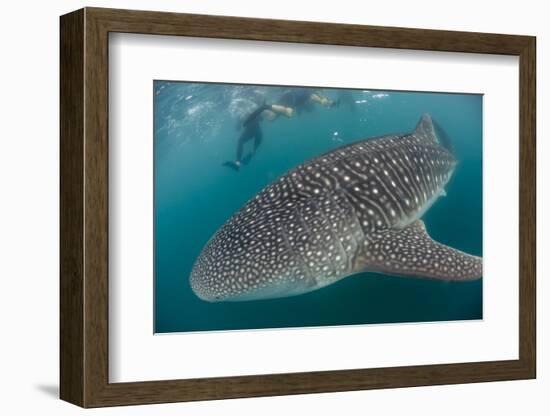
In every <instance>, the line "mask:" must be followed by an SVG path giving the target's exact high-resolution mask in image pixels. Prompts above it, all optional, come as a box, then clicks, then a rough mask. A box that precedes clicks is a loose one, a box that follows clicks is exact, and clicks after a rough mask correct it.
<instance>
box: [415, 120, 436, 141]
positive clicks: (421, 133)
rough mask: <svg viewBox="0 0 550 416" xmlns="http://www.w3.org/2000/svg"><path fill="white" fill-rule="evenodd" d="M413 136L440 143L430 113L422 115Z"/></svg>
mask: <svg viewBox="0 0 550 416" xmlns="http://www.w3.org/2000/svg"><path fill="white" fill-rule="evenodd" d="M413 136H415V137H417V138H419V139H421V140H423V141H425V142H426V143H434V144H435V143H439V141H438V140H437V135H436V133H435V129H434V124H433V122H432V118H431V117H430V115H429V114H427V113H424V114H422V117H420V120H419V121H418V123H417V124H416V128H415V129H414V132H413Z"/></svg>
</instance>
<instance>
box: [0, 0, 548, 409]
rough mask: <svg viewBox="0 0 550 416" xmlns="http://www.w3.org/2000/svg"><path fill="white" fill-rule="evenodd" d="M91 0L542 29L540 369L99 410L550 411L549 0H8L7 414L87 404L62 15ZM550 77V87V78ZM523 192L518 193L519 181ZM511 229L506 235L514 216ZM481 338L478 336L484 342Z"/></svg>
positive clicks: (3, 279) (3, 387)
mask: <svg viewBox="0 0 550 416" xmlns="http://www.w3.org/2000/svg"><path fill="white" fill-rule="evenodd" d="M82 6H103V7H119V8H133V9H146V10H152V9H154V10H166V11H177V12H190V13H209V14H225V15H240V16H253V17H270V18H279V19H296V20H318V21H327V22H342V23H359V24H373V25H387V26H407V27H419V28H434V29H453V30H468V31H480V32H500V33H513V34H529V35H536V36H537V37H538V50H537V52H538V65H537V71H538V88H537V93H538V119H539V122H538V139H539V140H538V142H539V145H538V160H539V180H538V195H539V199H538V213H539V220H538V221H539V233H538V259H539V267H538V331H539V332H538V333H539V343H538V346H539V361H538V375H539V376H538V379H537V380H535V381H517V382H500V383H485V384H471V385H459V386H439V387H423V388H409V389H398V390H379V391H367V392H353V393H339V394H316V395H305V396H289V397H275V398H261V399H244V400H225V401H218V402H203V403H188V404H167V405H155V406H139V407H132V408H118V409H107V410H92V411H88V412H87V413H88V414H103V415H107V414H109V415H110V414H151V415H152V414H154V415H160V414H178V415H186V414H189V415H191V414H192V415H211V414H224V415H225V414H239V415H248V414H250V415H252V414H254V415H255V414H259V413H261V414H267V415H269V414H273V415H280V414H292V415H295V414H300V413H306V414H310V413H315V414H317V415H325V414H326V415H334V414H372V415H379V414H403V413H406V414H413V415H416V414H422V415H425V416H427V415H441V414H444V415H445V416H451V415H464V414H468V413H471V414H483V413H488V414H499V415H515V414H528V415H545V414H548V412H549V410H550V399H549V398H548V391H549V389H550V361H549V360H547V359H546V356H545V351H544V347H545V346H546V345H547V342H546V341H547V340H548V331H545V332H544V331H543V325H544V324H545V322H546V318H547V316H546V315H547V311H548V308H546V307H545V306H544V305H543V303H544V302H545V301H550V294H549V293H548V287H549V286H548V285H545V282H544V269H543V267H544V264H548V263H547V261H546V260H545V259H544V254H545V253H544V251H543V247H544V240H545V239H548V238H549V237H550V235H549V233H550V230H549V227H548V222H547V221H544V218H543V215H544V208H547V204H545V203H544V201H543V197H544V196H545V195H544V193H543V184H544V181H545V178H544V177H543V176H544V174H546V173H547V172H548V170H547V169H544V168H542V164H543V161H548V160H550V154H549V152H550V146H548V145H547V144H546V143H544V140H543V134H544V132H543V130H542V125H543V122H544V121H543V116H544V114H545V113H544V110H545V108H544V103H545V101H548V99H549V98H550V90H549V89H548V81H547V79H546V77H545V76H544V75H545V74H544V72H548V71H549V70H550V67H549V68H545V66H544V65H545V61H546V59H547V57H548V56H550V46H549V42H550V26H548V23H547V16H548V13H547V12H546V10H545V9H546V8H545V7H544V6H545V2H543V1H540V0H539V1H536V0H523V1H521V2H518V1H513V2H512V1H503V0H502V1H485V2H481V1H479V0H477V1H470V0H460V1H455V2H442V1H437V0H435V1H429V0H417V1H407V0H399V1H390V0H387V1H382V2H373V1H371V2H366V1H353V0H338V1H333V2H326V1H325V2H319V1H316V2H313V1H310V2H306V1H299V0H273V1H270V2H260V1H258V2H253V1H250V0H249V1H246V0H231V1H226V2H221V1H215V0H201V1H199V0H192V1H189V0H188V1H186V0H180V1H176V0H173V1H169V0H157V1H152V0H148V1H147V0H133V1H132V0H126V1H116V2H115V1H111V2H107V1H92V0H90V1H89V2H82V1H69V0H52V1H48V2H39V1H36V2H30V1H23V0H21V1H18V2H4V4H3V8H2V12H1V16H0V30H1V37H0V42H1V46H2V48H1V57H2V58H1V61H0V74H1V77H0V107H1V108H0V114H1V118H0V143H1V145H2V150H1V152H0V185H1V187H0V189H1V190H2V200H1V203H0V214H1V215H0V253H1V254H0V317H1V318H0V319H1V321H0V322H1V331H2V332H1V341H0V391H1V394H0V410H1V411H2V413H3V414H8V415H16V414H33V413H32V412H34V414H42V415H43V414H48V415H49V414H55V415H69V414H77V413H79V412H83V411H82V410H80V409H79V408H77V407H74V406H72V405H69V404H67V403H64V402H61V401H59V400H57V399H56V397H57V394H58V393H57V390H58V387H57V386H58V300H59V299H58V270H59V267H58V257H59V250H58V228H59V223H58V192H59V186H58V182H59V181H58V174H59V169H58V164H59V162H58V153H59V147H58V114H59V113H58V104H59V100H58V88H59V76H58V71H59V67H58V61H59V46H58V45H59V35H58V32H59V30H58V29H59V26H58V16H59V15H61V14H64V13H66V12H69V11H71V10H74V9H77V8H80V7H82ZM545 87H546V88H545ZM511 192H515V189H514V190H511ZM502 226H503V231H502V235H503V237H505V235H506V224H503V225H502ZM472 342H475V341H473V340H472Z"/></svg>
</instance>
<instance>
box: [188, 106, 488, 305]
mask: <svg viewBox="0 0 550 416" xmlns="http://www.w3.org/2000/svg"><path fill="white" fill-rule="evenodd" d="M455 165H456V161H455V159H454V157H453V155H452V154H451V153H450V152H449V151H448V150H447V149H446V148H445V147H443V146H441V145H440V144H439V142H438V140H437V138H436V135H435V132H434V128H433V125H432V121H431V118H430V117H429V116H428V115H424V116H422V118H421V120H420V121H419V123H418V125H417V128H416V129H415V131H414V132H413V133H411V134H405V135H390V136H383V137H378V138H372V139H368V140H364V141H360V142H357V143H354V144H351V145H348V146H344V147H341V148H338V149H336V150H334V151H332V152H329V153H327V154H324V155H322V156H319V157H317V158H314V159H312V160H310V161H308V162H305V163H303V164H301V165H299V166H297V167H296V168H294V169H292V170H291V171H289V172H288V173H287V174H285V175H284V176H282V177H280V178H279V179H278V180H276V181H275V182H274V183H272V184H271V185H269V186H267V187H266V188H264V189H263V190H262V191H261V192H260V193H258V194H257V195H256V196H255V197H254V198H253V199H251V200H250V201H249V202H248V203H247V204H246V205H245V206H244V207H243V208H242V209H241V210H240V211H239V212H237V213H236V214H235V215H234V216H233V217H232V218H231V219H229V221H228V222H227V223H226V224H224V225H223V226H222V227H221V228H220V229H219V230H218V232H217V233H216V234H215V235H214V236H213V237H212V239H211V240H210V241H209V242H208V243H207V245H206V247H205V248H204V249H203V251H202V253H201V255H200V256H199V258H198V259H197V261H196V263H195V265H194V268H193V271H192V273H191V277H190V283H191V287H192V289H193V291H194V292H195V293H196V294H197V296H199V297H200V298H201V299H203V300H207V301H222V300H253V299H265V298H275V297H284V296H293V295H299V294H302V293H306V292H310V291H312V290H316V289H319V288H321V287H324V286H326V285H329V284H331V283H334V282H336V281H337V280H340V279H342V278H344V277H346V276H349V275H351V274H354V273H357V272H362V271H378V272H382V273H388V274H397V275H411V276H418V277H425V278H435V279H444V280H471V279H476V278H479V277H481V273H482V260H481V258H479V257H475V256H471V255H468V254H465V253H463V252H460V251H458V250H455V249H453V248H450V247H447V246H444V245H442V244H439V243H437V242H435V241H433V240H432V239H431V238H430V237H429V236H428V234H427V233H426V230H425V227H424V224H423V222H422V221H421V220H420V218H421V216H422V215H423V213H424V212H425V211H426V210H427V209H428V208H429V207H430V206H431V204H433V202H434V201H435V200H436V199H437V198H438V197H439V196H441V195H444V186H445V184H446V183H447V182H448V180H449V178H450V177H451V175H452V173H453V171H454V168H455Z"/></svg>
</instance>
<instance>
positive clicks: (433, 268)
mask: <svg viewBox="0 0 550 416" xmlns="http://www.w3.org/2000/svg"><path fill="white" fill-rule="evenodd" d="M365 252H366V254H365V263H364V264H365V266H364V267H363V268H362V267H361V266H359V268H361V269H362V271H379V272H382V273H388V274H394V275H404V276H417V277H420V278H431V279H439V280H454V281H465V280H474V279H479V278H480V277H481V275H482V259H481V257H476V256H472V255H469V254H466V253H463V252H462V251H459V250H456V249H454V248H451V247H448V246H445V245H443V244H440V243H438V242H436V241H434V240H432V239H431V238H430V236H429V235H428V233H427V232H426V228H425V226H424V223H423V222H422V221H421V220H417V221H415V222H413V223H412V224H411V225H409V226H408V227H406V228H404V229H402V230H394V229H390V230H387V231H385V232H384V233H382V234H381V235H380V236H379V238H377V239H376V240H374V241H373V242H371V243H370V244H369V245H368V246H367V248H366V250H365ZM358 271H359V270H358Z"/></svg>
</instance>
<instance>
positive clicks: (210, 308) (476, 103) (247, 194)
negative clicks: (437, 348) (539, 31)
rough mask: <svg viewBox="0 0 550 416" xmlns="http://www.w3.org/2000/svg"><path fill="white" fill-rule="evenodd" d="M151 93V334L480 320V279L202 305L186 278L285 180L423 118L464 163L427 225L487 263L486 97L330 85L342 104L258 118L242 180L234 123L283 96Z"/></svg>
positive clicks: (250, 91)
mask: <svg viewBox="0 0 550 416" xmlns="http://www.w3.org/2000/svg"><path fill="white" fill-rule="evenodd" d="M154 90H155V105H154V118H155V130H154V158H155V160H154V162H155V163H154V164H155V190H154V200H155V214H154V215H155V276H154V279H155V332H157V333H162V332H184V331H207V330H229V329H250V328H277V327H306V326H320V325H321V326H324V325H348V324H373V323H396V322H421V321H446V320H467V319H481V318H482V280H481V279H480V280H476V281H472V282H463V283H451V282H443V281H436V280H424V279H415V278H400V277H394V276H387V275H382V274H376V273H363V274H359V275H354V276H352V277H348V278H345V279H342V280H341V281H339V282H337V283H335V284H333V285H330V286H328V287H326V288H323V289H321V290H317V291H314V292H311V293H308V294H305V295H301V296H296V297H289V298H282V299H270V300H257V301H249V302H220V303H208V302H204V301H202V300H200V299H199V298H198V297H196V296H195V294H194V293H193V292H192V291H191V288H190V285H189V280H188V279H189V274H190V272H191V269H192V266H193V263H194V261H195V259H196V258H197V257H198V255H199V254H200V252H201V250H202V248H203V247H204V245H205V244H206V242H207V241H208V240H209V239H210V237H211V236H212V235H213V234H214V233H215V232H216V230H217V229H218V228H219V227H220V226H221V225H222V224H223V223H224V222H225V221H226V220H227V219H228V218H229V217H231V215H233V214H234V213H235V212H236V211H237V210H239V209H240V208H241V207H242V205H244V203H245V202H246V201H247V200H248V199H250V198H251V197H253V196H254V195H255V194H256V193H257V192H258V191H260V190H261V189H262V188H263V187H264V186H266V185H267V184H269V183H270V182H272V181H273V180H274V179H276V178H277V177H278V176H280V175H282V174H283V173H285V172H286V171H287V170H289V169H290V168H292V167H294V166H296V165H298V164H300V163H302V162H303V161H305V160H308V159H310V158H312V157H314V156H317V155H319V154H321V153H324V152H327V151H329V150H332V149H335V148H337V147H339V146H342V145H344V144H347V143H351V142H355V141H357V140H360V139H364V138H368V137H372V136H378V135H385V134H391V133H406V132H410V131H412V130H413V129H414V127H415V125H416V123H417V121H418V119H419V117H420V115H421V114H422V113H429V114H430V115H431V116H432V117H433V119H434V120H436V121H437V122H438V124H439V125H440V126H441V127H442V128H443V129H444V130H445V132H446V134H447V135H448V136H449V137H450V139H451V140H452V143H453V146H454V149H455V150H454V151H455V156H456V158H457V159H458V161H459V164H458V166H457V168H456V170H455V173H454V175H453V177H452V179H451V181H450V182H449V183H448V185H447V187H446V192H447V196H446V197H444V198H439V200H438V201H437V202H436V203H435V204H434V205H433V206H432V207H431V208H430V209H429V210H428V212H427V213H426V214H425V215H424V217H423V220H424V222H425V224H426V227H427V229H428V232H429V233H430V235H431V236H432V238H433V239H434V240H436V241H439V242H441V243H443V244H447V245H450V246H452V247H454V248H457V249H460V250H463V251H465V252H467V253H470V254H474V255H478V256H481V254H482V97H481V96H480V95H467V94H441V93H413V92H394V91H375V90H370V91H364V90H348V91H346V92H345V94H341V92H340V91H339V90H336V89H324V90H321V91H320V92H321V93H322V94H323V95H324V96H327V97H328V98H331V99H336V98H338V97H342V98H343V100H342V102H341V105H340V106H339V107H334V108H327V107H323V106H321V105H314V106H313V107H312V108H310V110H311V111H304V112H301V113H300V114H296V115H294V116H293V117H291V118H286V117H283V116H280V117H278V118H276V119H275V120H273V121H271V122H270V121H265V122H263V123H262V131H263V141H262V144H261V146H260V147H259V149H258V151H257V152H256V154H255V155H254V157H253V158H252V160H251V161H250V163H249V164H248V165H246V166H244V167H243V168H242V169H241V170H240V171H239V172H236V171H233V170H231V169H229V168H228V167H225V166H222V164H223V162H225V161H227V160H234V159H235V153H236V145H237V139H238V137H239V135H240V130H239V128H238V126H239V121H240V122H242V120H243V118H244V117H246V115H247V114H250V113H251V112H252V111H253V110H254V109H255V108H256V107H257V106H258V105H259V104H261V103H262V102H263V101H264V100H267V102H276V101H277V97H279V96H280V95H281V93H283V92H284V91H287V90H288V88H287V87H267V86H243V85H229V84H199V83H184V82H165V81H155V83H154ZM251 145H252V143H251V142H249V143H247V146H251ZM245 153H246V152H245Z"/></svg>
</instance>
